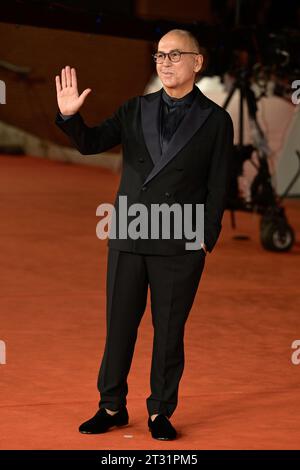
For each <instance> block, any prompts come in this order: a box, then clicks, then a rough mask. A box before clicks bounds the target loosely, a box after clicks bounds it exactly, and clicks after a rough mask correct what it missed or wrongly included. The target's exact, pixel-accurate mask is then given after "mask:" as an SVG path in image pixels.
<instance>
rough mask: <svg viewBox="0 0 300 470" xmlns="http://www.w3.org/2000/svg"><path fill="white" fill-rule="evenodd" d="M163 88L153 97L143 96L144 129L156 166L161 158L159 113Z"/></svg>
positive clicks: (142, 114) (142, 116)
mask: <svg viewBox="0 0 300 470" xmlns="http://www.w3.org/2000/svg"><path fill="white" fill-rule="evenodd" d="M162 90H163V89H162V88H161V89H160V90H159V91H158V92H156V93H154V94H152V96H150V97H149V96H147V95H145V96H142V99H141V118H142V129H143V134H144V139H145V143H146V147H147V149H148V151H149V153H150V156H151V158H152V161H153V163H154V165H155V164H156V163H157V162H158V161H159V160H160V158H161V147H160V140H159V112H160V100H161V93H162Z"/></svg>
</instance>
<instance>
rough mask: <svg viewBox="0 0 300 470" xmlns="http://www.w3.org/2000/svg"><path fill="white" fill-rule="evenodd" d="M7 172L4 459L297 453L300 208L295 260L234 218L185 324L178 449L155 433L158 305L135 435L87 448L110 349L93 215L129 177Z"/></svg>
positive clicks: (31, 162)
mask: <svg viewBox="0 0 300 470" xmlns="http://www.w3.org/2000/svg"><path fill="white" fill-rule="evenodd" d="M83 158H92V157H83ZM0 168H1V171H0V179H1V184H0V192H1V197H0V205H1V232H0V243H1V270H0V276H1V277H0V286H1V302H0V308H1V318H0V340H2V341H4V342H5V344H6V364H2V365H0V379H1V380H0V448H1V449H111V450H113V449H153V450H160V449H176V450H177V449H200V450H201V449H299V446H300V444H299V443H300V427H299V423H300V407H299V392H300V365H298V366H297V365H294V364H293V363H292V361H291V355H292V352H293V350H292V349H291V344H292V342H293V341H294V340H295V339H300V296H299V293H300V287H299V282H300V243H299V233H300V200H296V199H290V200H288V201H287V202H286V203H285V206H286V210H287V215H288V218H289V220H290V223H291V225H292V226H293V228H294V229H295V232H296V236H298V241H297V242H296V244H295V246H294V249H293V250H292V251H291V252H289V253H287V254H274V253H271V252H267V251H264V250H263V248H262V247H261V245H260V242H259V228H258V227H259V217H258V216H257V215H256V214H246V213H237V214H236V215H237V228H236V230H232V228H231V225H230V214H229V212H227V211H226V212H225V215H224V219H223V231H222V233H221V236H220V239H219V241H218V244H217V246H216V248H215V250H214V251H213V253H211V254H208V255H207V258H206V266H205V270H204V272H203V275H202V279H201V282H200V286H199V289H198V292H197V296H196V300H195V303H194V306H193V309H192V311H191V313H190V316H189V319H188V322H187V325H186V330H185V353H186V364H185V370H184V374H183V377H182V380H181V383H180V390H179V394H180V395H179V403H178V407H177V409H176V411H175V413H174V415H173V416H172V423H173V424H174V426H175V427H176V428H177V430H178V432H179V433H180V437H179V439H177V440H176V441H173V442H160V441H156V440H154V439H152V437H151V435H150V433H149V431H148V428H147V410H146V402H145V400H146V397H147V396H148V395H149V394H150V388H149V387H150V378H149V375H150V363H151V348H152V337H153V330H152V324H151V312H150V308H149V304H148V307H147V310H146V311H145V314H144V317H143V320H142V323H141V326H140V329H139V335H138V339H137V344H136V349H135V354H134V359H133V363H132V367H131V370H130V374H129V377H128V384H129V394H128V397H127V398H128V410H129V413H130V425H129V426H128V427H126V428H123V429H114V430H111V431H110V432H108V433H105V434H102V435H97V436H88V435H82V434H80V433H79V432H78V426H79V424H80V423H81V422H82V421H85V420H86V419H88V418H90V417H91V416H93V415H94V413H95V412H96V410H97V406H98V400H99V394H98V391H97V388H96V380H97V374H98V368H99V365H100V360H101V357H102V353H103V347H104V340H105V302H106V299H105V276H106V256H107V247H106V241H100V240H99V239H98V238H97V237H96V232H95V229H96V224H97V222H98V221H99V218H97V216H96V207H97V206H98V205H99V204H100V203H102V202H113V200H114V196H115V191H116V189H117V187H118V182H119V175H117V174H113V173H111V172H110V171H109V170H106V169H101V168H96V167H90V166H80V165H71V164H68V163H64V164H63V163H58V162H54V161H48V160H43V159H38V158H32V157H10V156H1V157H0ZM236 235H246V236H248V237H249V239H248V240H239V239H235V238H234V237H235V236H236Z"/></svg>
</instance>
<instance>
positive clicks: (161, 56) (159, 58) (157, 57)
mask: <svg viewBox="0 0 300 470" xmlns="http://www.w3.org/2000/svg"><path fill="white" fill-rule="evenodd" d="M182 54H195V55H199V52H186V51H178V50H174V51H171V52H156V53H155V54H152V57H153V59H154V62H156V63H157V64H162V63H163V61H164V60H165V58H166V57H167V56H168V58H169V59H170V61H171V62H179V61H180V59H181V56H182Z"/></svg>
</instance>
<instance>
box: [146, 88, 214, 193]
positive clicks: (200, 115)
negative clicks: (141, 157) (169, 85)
mask: <svg viewBox="0 0 300 470" xmlns="http://www.w3.org/2000/svg"><path fill="white" fill-rule="evenodd" d="M159 98H160V95H159ZM204 100H205V96H204V95H203V94H202V92H201V91H200V90H199V89H198V95H197V96H196V97H195V100H194V101H193V103H192V106H191V107H190V109H189V110H188V112H187V113H186V115H185V116H184V118H183V120H182V121H181V123H180V125H179V126H178V128H177V130H176V132H175V133H174V135H173V137H172V139H171V140H170V142H169V145H168V146H167V148H166V150H165V152H164V153H163V154H162V155H161V156H160V157H159V159H158V160H156V163H155V165H154V167H153V168H152V170H151V172H150V173H149V175H148V176H147V178H146V180H145V181H144V184H147V183H149V181H150V180H151V179H152V178H154V176H156V175H157V173H159V172H160V171H161V170H162V169H163V168H164V167H165V166H166V165H167V163H169V162H170V161H171V160H172V159H173V158H174V157H175V156H176V155H177V153H178V152H179V151H180V150H181V149H182V148H183V147H184V146H185V145H186V144H187V142H188V141H189V140H190V139H191V138H192V136H193V135H194V134H195V133H196V132H197V131H198V130H199V129H200V127H201V126H202V125H203V124H204V123H205V121H206V119H207V118H208V116H209V115H210V113H211V112H212V109H213V108H212V107H211V106H209V105H208V104H207V102H205V105H204ZM148 104H149V103H148ZM151 104H153V103H151ZM158 105H159V103H157V101H155V106H153V108H155V112H157V108H158V109H159V106H158ZM150 108H151V106H149V108H148V109H147V110H146V114H148V117H146V119H147V126H146V129H145V130H146V135H147V136H148V137H149V136H150V134H151V129H149V127H152V135H153V138H154V142H153V143H152V149H151V150H152V154H153V151H156V155H157V154H158V150H157V146H158V147H159V151H160V142H159V129H158V126H157V128H155V131H154V126H153V122H154V121H151V120H150V119H149V115H152V118H154V116H153V115H154V111H153V110H152V111H150ZM144 111H145V108H144ZM158 122H159V121H158ZM149 144H150V146H151V143H150V142H149ZM148 148H149V146H148ZM150 153H151V152H150ZM152 159H153V157H152Z"/></svg>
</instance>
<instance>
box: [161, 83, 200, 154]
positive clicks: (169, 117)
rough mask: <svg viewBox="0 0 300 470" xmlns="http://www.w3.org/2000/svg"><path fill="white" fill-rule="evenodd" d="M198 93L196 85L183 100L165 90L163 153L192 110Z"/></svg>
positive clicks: (162, 131)
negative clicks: (186, 115)
mask: <svg viewBox="0 0 300 470" xmlns="http://www.w3.org/2000/svg"><path fill="white" fill-rule="evenodd" d="M196 93H197V90H196V85H194V87H193V89H192V90H191V91H190V92H189V93H187V94H186V95H185V96H183V97H182V98H172V97H171V96H169V95H168V94H167V93H166V91H165V90H164V89H163V91H162V94H161V107H160V144H161V149H162V152H163V151H164V150H165V148H166V146H167V145H168V143H169V142H170V140H171V138H172V136H173V134H174V132H175V131H176V129H177V127H178V126H179V124H180V122H181V121H182V119H183V118H184V115H185V113H186V112H187V110H188V109H189V108H190V106H191V104H192V102H193V100H194V98H195V95H196Z"/></svg>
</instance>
